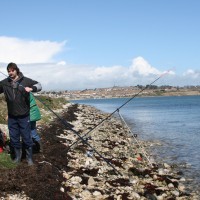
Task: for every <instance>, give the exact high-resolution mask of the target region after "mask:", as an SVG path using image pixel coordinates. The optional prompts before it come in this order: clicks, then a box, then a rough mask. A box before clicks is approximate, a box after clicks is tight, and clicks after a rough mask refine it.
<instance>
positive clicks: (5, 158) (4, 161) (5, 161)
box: [0, 152, 16, 169]
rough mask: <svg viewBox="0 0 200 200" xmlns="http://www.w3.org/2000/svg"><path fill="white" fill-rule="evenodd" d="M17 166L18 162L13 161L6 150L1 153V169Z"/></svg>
mask: <svg viewBox="0 0 200 200" xmlns="http://www.w3.org/2000/svg"><path fill="white" fill-rule="evenodd" d="M14 167H16V164H15V163H13V162H12V159H11V157H10V155H9V154H7V153H6V152H2V153H0V169H11V168H14Z"/></svg>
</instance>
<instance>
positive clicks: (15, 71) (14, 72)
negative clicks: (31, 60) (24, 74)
mask: <svg viewBox="0 0 200 200" xmlns="http://www.w3.org/2000/svg"><path fill="white" fill-rule="evenodd" d="M7 71H8V75H9V77H10V78H12V79H15V78H16V77H17V76H18V75H19V72H20V70H19V68H18V67H17V65H16V64H15V63H9V64H8V66H7Z"/></svg>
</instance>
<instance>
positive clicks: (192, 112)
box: [73, 96, 200, 191]
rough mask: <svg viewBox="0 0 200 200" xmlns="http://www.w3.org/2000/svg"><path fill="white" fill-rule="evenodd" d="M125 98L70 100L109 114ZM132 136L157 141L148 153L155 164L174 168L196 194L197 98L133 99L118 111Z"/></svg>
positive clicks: (199, 173) (199, 182)
mask: <svg viewBox="0 0 200 200" xmlns="http://www.w3.org/2000/svg"><path fill="white" fill-rule="evenodd" d="M127 100H128V99H127V98H116V99H115V98H114V99H90V100H78V101H73V102H76V103H80V104H86V105H92V106H95V107H96V108H98V109H100V110H102V111H105V112H109V113H112V112H113V111H115V110H116V109H117V108H119V107H120V106H121V105H123V103H125V102H126V101H127ZM120 114H121V115H122V116H123V118H124V119H125V121H126V122H127V124H128V125H129V126H130V128H131V129H132V132H133V133H134V134H137V135H138V138H140V139H142V140H152V141H158V142H159V144H160V145H158V146H155V147H154V149H153V150H152V154H153V155H154V157H155V159H156V160H157V161H158V162H159V161H162V162H166V163H169V164H173V165H178V166H179V167H180V168H181V170H182V172H183V173H184V175H183V176H184V177H186V178H191V179H193V180H191V181H190V182H189V185H190V186H192V187H193V188H194V187H195V189H197V190H199V191H200V96H180V97H179V96H177V97H174V96H173V97H145V98H142V97H141V98H140V97H138V98H134V99H133V100H131V101H130V102H129V103H127V104H126V105H125V106H124V107H122V108H121V109H120Z"/></svg>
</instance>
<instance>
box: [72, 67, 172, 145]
mask: <svg viewBox="0 0 200 200" xmlns="http://www.w3.org/2000/svg"><path fill="white" fill-rule="evenodd" d="M169 71H170V70H168V71H166V72H164V73H162V74H161V75H160V76H159V77H158V78H156V79H155V80H154V81H152V82H151V83H150V84H149V85H146V87H144V88H143V89H141V90H140V91H139V92H138V93H137V94H135V95H133V96H132V97H131V98H129V99H128V100H127V101H126V102H125V103H123V104H122V105H121V106H120V107H118V108H117V109H116V110H114V111H113V112H112V113H111V114H110V115H108V116H107V117H105V118H104V119H103V120H102V121H100V122H99V123H98V124H97V125H96V126H94V128H92V129H90V130H89V131H88V132H87V133H85V135H83V136H82V137H83V138H84V137H85V136H87V135H88V134H89V133H91V132H92V131H93V130H94V129H96V128H97V127H98V126H99V125H101V124H102V123H103V122H104V121H106V120H108V119H109V118H110V117H111V116H112V115H113V114H115V113H116V112H117V111H119V110H120V109H121V108H122V107H124V106H125V105H126V104H127V103H129V102H130V101H131V100H133V99H134V98H135V97H137V96H138V95H139V94H140V93H142V92H143V91H144V90H146V89H147V88H149V87H150V86H151V85H153V84H154V83H155V82H156V81H158V80H159V79H160V78H161V77H163V76H164V75H166V74H168V73H169ZM79 141H80V139H77V140H76V141H75V142H74V143H72V144H71V145H70V146H69V148H71V147H72V146H74V145H75V144H77V143H78V142H79Z"/></svg>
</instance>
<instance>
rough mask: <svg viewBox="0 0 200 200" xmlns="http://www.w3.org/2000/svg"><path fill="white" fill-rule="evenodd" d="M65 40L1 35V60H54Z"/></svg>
mask: <svg viewBox="0 0 200 200" xmlns="http://www.w3.org/2000/svg"><path fill="white" fill-rule="evenodd" d="M65 44H66V41H63V42H60V43H59V42H51V41H48V40H45V41H42V40H41V41H33V40H24V39H18V38H14V37H5V36H0V47H1V48H0V62H5V63H9V62H15V63H21V64H22V63H45V62H52V61H53V59H52V58H53V56H54V55H56V54H58V53H59V52H61V51H62V50H63V48H64V46H65Z"/></svg>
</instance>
